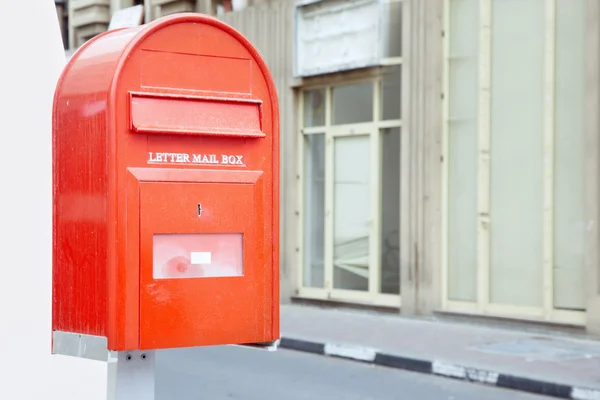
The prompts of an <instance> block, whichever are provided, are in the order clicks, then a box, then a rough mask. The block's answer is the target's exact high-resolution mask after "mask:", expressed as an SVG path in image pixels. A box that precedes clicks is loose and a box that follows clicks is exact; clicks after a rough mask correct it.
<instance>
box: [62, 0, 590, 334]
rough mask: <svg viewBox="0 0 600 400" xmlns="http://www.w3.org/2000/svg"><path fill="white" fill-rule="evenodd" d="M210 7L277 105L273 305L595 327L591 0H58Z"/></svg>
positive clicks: (68, 14)
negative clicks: (251, 52)
mask: <svg viewBox="0 0 600 400" xmlns="http://www.w3.org/2000/svg"><path fill="white" fill-rule="evenodd" d="M56 4H57V13H58V15H59V18H61V23H62V25H61V26H63V29H64V40H65V43H66V48H68V49H74V48H77V47H78V46H80V45H81V44H82V43H83V42H85V41H86V40H89V38H90V37H93V36H94V35H96V34H98V33H100V32H102V31H104V30H106V29H107V28H108V25H109V22H110V19H111V16H112V15H114V13H115V12H116V11H117V10H120V9H122V8H126V7H131V6H134V5H136V4H143V6H144V21H146V22H148V21H151V20H153V19H155V18H158V17H160V16H163V15H167V14H172V13H175V12H183V11H186V12H187V11H197V12H203V13H208V14H213V15H217V16H218V17H219V18H221V19H223V20H224V21H225V22H227V23H229V24H231V25H232V26H234V27H235V28H237V29H238V30H240V31H241V32H242V33H243V34H244V35H246V36H247V37H248V38H249V39H250V40H251V41H252V42H253V43H254V44H255V45H256V46H257V47H258V49H259V50H260V52H261V54H262V55H263V57H264V58H265V59H266V61H267V63H268V64H269V66H270V68H271V71H272V73H273V76H274V79H275V82H276V84H277V88H278V94H279V101H280V108H281V123H282V126H281V133H282V140H281V144H282V147H281V154H282V157H281V160H282V171H281V177H282V181H281V190H282V192H281V201H282V207H281V208H282V211H281V212H282V215H281V233H282V239H281V277H282V281H281V285H282V290H281V292H282V301H289V300H290V299H292V298H304V299H312V300H319V301H336V302H346V303H349V304H360V305H366V306H377V307H388V308H392V309H397V310H399V312H401V313H402V314H406V315H430V314H433V313H455V314H461V315H479V316H489V317H500V318H510V319H522V320H529V321H537V322H543V323H547V324H566V325H573V326H579V327H583V328H586V329H587V331H588V332H589V333H592V334H597V333H598V334H600V313H599V312H598V311H600V274H599V273H598V272H599V262H600V260H599V259H598V249H599V236H598V223H600V221H599V211H600V209H599V207H600V196H599V193H598V192H599V190H600V187H599V182H600V181H599V178H600V177H599V176H598V175H599V170H600V165H599V161H600V157H599V156H600V155H599V153H598V147H599V146H600V142H599V140H598V136H599V135H598V133H599V130H600V123H599V120H598V115H599V111H600V110H599V108H598V107H599V106H600V103H599V100H600V99H599V98H598V97H599V95H600V93H599V83H600V82H599V74H600V65H599V63H598V59H599V54H598V53H599V50H600V30H599V17H600V14H599V13H600V4H599V3H598V1H597V0H501V1H500V0H347V1H346V0H308V1H303V2H295V1H293V0H278V1H277V0H253V1H251V0H247V1H223V0H219V1H217V0H198V1H193V0H185V1H184V0H177V1H173V0H145V1H126V0H69V1H68V2H67V1H56Z"/></svg>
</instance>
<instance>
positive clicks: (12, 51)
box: [0, 0, 106, 400]
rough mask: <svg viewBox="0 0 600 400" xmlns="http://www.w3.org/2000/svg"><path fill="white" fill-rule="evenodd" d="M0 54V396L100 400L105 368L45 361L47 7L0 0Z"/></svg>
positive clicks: (51, 32)
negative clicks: (0, 58)
mask: <svg viewBox="0 0 600 400" xmlns="http://www.w3.org/2000/svg"><path fill="white" fill-rule="evenodd" d="M25 24H26V25H27V26H28V27H30V28H28V30H27V31H26V32H25V34H23V27H24V26H25ZM17 38H18V39H17ZM0 50H1V51H2V55H3V56H2V60H3V62H2V69H0V88H2V90H1V91H0V96H1V97H0V121H1V123H0V137H1V140H2V152H1V156H0V254H2V258H1V259H0V271H1V273H2V275H1V279H0V354H1V355H2V367H1V369H2V375H1V376H2V378H1V379H0V382H2V385H1V386H0V398H2V399H42V398H43V399H61V400H66V399H86V400H93V399H105V398H106V364H104V363H100V362H93V361H87V360H80V359H75V358H66V357H62V356H52V355H51V354H50V349H51V293H52V291H51V276H52V271H51V255H52V242H51V239H52V215H51V211H52V198H51V194H52V175H51V174H52V170H51V160H52V158H51V157H52V153H51V150H52V139H51V137H52V133H51V121H52V120H51V112H52V111H51V110H52V98H53V95H54V88H55V84H56V80H57V78H58V75H59V74H60V71H61V70H62V68H63V65H64V63H65V55H64V50H63V47H62V39H61V35H60V29H59V24H58V20H57V16H56V10H55V8H54V3H53V2H52V0H33V1H3V2H2V23H1V24H0Z"/></svg>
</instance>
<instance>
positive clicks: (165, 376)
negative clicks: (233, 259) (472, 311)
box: [156, 346, 550, 400]
mask: <svg viewBox="0 0 600 400" xmlns="http://www.w3.org/2000/svg"><path fill="white" fill-rule="evenodd" d="M156 377H157V378H156V379H157V381H156V399H157V400H208V399H210V400H221V399H223V400H226V399H227V400H228V399H243V400H282V399H285V400H302V399H310V400H320V399H327V400H338V399H343V400H388V399H390V400H391V399H395V400H397V399H411V400H412V399H420V400H429V399H431V400H440V399H444V400H505V399H508V398H510V399H511V400H545V399H550V397H543V396H536V395H530V394H527V393H522V392H517V391H509V390H504V389H498V388H494V387H488V386H483V385H478V384H474V383H468V382H461V381H456V380H451V379H447V378H441V377H436V376H432V375H426V374H418V373H411V372H406V371H401V370H396V369H389V368H384V367H376V366H370V365H366V364H361V363H357V362H353V361H347V360H342V359H336V358H329V357H323V356H318V355H312V354H306V353H300V352H293V351H287V350H279V351H277V352H273V353H270V352H266V351H262V350H254V349H248V348H240V347H232V346H226V347H211V348H203V349H182V350H169V351H160V352H157V355H156Z"/></svg>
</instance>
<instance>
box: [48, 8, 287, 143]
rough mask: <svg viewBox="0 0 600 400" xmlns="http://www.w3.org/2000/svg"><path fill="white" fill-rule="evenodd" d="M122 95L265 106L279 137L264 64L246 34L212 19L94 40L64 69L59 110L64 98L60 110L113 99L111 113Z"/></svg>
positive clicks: (169, 19) (162, 22)
mask: <svg viewBox="0 0 600 400" xmlns="http://www.w3.org/2000/svg"><path fill="white" fill-rule="evenodd" d="M122 92H127V93H129V94H131V93H138V94H139V93H142V94H143V95H151V96H152V95H157V94H159V95H162V96H190V97H194V96H200V97H203V98H208V97H213V98H216V99H217V101H219V99H230V100H241V101H242V102H243V103H244V105H246V104H247V102H250V103H251V102H252V101H254V102H259V103H261V106H260V107H259V109H260V113H264V112H265V111H270V114H271V118H269V119H271V121H270V122H272V123H273V132H269V133H270V134H273V135H275V136H276V135H277V134H278V132H276V131H275V130H277V129H278V128H277V126H278V121H279V109H278V104H277V93H276V88H275V84H274V82H273V79H272V77H271V74H270V72H269V69H268V67H267V65H266V63H265V61H264V60H263V59H262V57H261V56H260V53H259V51H258V50H257V49H256V48H255V47H254V46H253V45H252V44H251V43H250V41H248V39H246V38H245V37H244V36H243V35H242V34H241V33H240V32H238V31H237V30H236V29H234V28H233V27H231V26H229V25H227V24H226V23H224V22H222V21H220V20H218V19H216V18H214V17H211V16H207V15H203V14H199V13H182V14H174V15H171V16H166V17H162V18H159V19H157V20H155V21H153V22H151V23H149V24H146V25H142V26H139V27H134V28H124V29H117V30H112V31H107V32H104V33H102V34H100V35H98V36H96V37H94V38H92V39H90V40H89V41H87V42H86V43H85V44H84V45H83V46H81V48H79V49H78V50H77V51H76V52H75V54H73V56H72V57H71V59H70V60H69V62H68V64H67V66H66V67H65V69H64V71H63V74H62V75H61V78H60V80H59V82H58V85H57V90H56V96H55V107H56V106H57V104H56V101H57V99H58V98H61V97H62V98H63V100H65V102H62V103H60V104H59V106H64V105H65V104H66V99H70V100H71V101H73V97H76V98H79V99H80V100H83V98H86V97H87V98H88V100H89V101H92V99H93V101H94V102H95V103H98V101H99V100H100V98H102V97H104V96H103V95H104V94H106V97H105V99H106V101H107V108H108V114H109V115H110V112H111V104H112V106H113V107H116V106H117V105H116V104H115V99H116V96H118V95H119V93H122ZM84 102H85V100H84ZM248 104H249V103H248ZM265 105H268V107H265ZM182 106H183V107H185V106H184V105H182ZM97 107H99V106H97ZM88 108H89V107H88ZM246 109H247V110H246V111H247V113H250V111H249V109H248V107H246ZM240 110H242V107H240ZM217 113H218V112H217ZM242 114H244V113H243V112H242ZM268 130H270V129H268ZM257 135H258V132H255V136H257Z"/></svg>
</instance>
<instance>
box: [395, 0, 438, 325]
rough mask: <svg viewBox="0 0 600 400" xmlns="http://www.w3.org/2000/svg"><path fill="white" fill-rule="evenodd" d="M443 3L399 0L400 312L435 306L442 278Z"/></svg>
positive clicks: (426, 310) (428, 310) (424, 310)
mask: <svg viewBox="0 0 600 400" xmlns="http://www.w3.org/2000/svg"><path fill="white" fill-rule="evenodd" d="M443 3H444V1H443V0H405V1H403V13H402V14H403V28H402V36H403V39H402V49H403V54H402V57H403V60H404V64H403V73H402V88H403V89H402V90H403V101H402V107H403V110H402V118H403V128H402V134H403V135H408V136H409V142H410V145H409V146H410V150H409V154H410V160H409V169H410V172H409V176H410V178H409V183H408V191H409V196H408V197H409V210H410V211H409V214H410V217H409V218H410V220H409V229H408V233H409V240H408V241H407V243H408V248H407V249H405V250H404V251H402V252H401V253H402V255H401V282H402V286H401V296H402V310H401V312H402V314H405V315H426V314H430V313H432V311H433V310H434V309H436V308H438V307H439V305H440V304H441V303H440V294H441V290H440V289H441V287H440V277H441V257H440V256H441V231H440V230H441V177H442V173H441V172H442V171H441V166H440V157H441V154H442V147H441V138H442V99H441V94H442V76H443V64H442V63H443V54H442V28H443Z"/></svg>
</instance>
